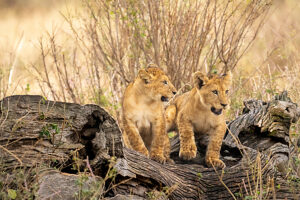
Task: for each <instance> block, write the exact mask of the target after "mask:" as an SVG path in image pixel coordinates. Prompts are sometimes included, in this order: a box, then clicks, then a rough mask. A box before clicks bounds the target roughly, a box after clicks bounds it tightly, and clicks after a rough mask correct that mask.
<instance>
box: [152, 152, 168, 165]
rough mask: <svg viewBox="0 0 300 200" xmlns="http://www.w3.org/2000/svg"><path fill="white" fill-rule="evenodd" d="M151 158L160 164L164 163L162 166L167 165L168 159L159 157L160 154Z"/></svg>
mask: <svg viewBox="0 0 300 200" xmlns="http://www.w3.org/2000/svg"><path fill="white" fill-rule="evenodd" d="M150 158H151V159H152V160H155V161H156V162H159V163H162V164H165V163H166V158H165V157H164V156H163V155H159V154H152V155H151V156H150Z"/></svg>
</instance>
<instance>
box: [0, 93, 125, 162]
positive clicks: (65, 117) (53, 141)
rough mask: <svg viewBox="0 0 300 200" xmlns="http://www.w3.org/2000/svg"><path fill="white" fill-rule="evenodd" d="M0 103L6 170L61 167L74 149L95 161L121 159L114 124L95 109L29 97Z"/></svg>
mask: <svg viewBox="0 0 300 200" xmlns="http://www.w3.org/2000/svg"><path fill="white" fill-rule="evenodd" d="M0 105H1V110H0V114H1V117H0V145H1V146H0V147H1V148H0V153H1V157H2V158H3V162H4V163H3V164H4V165H5V167H6V168H15V167H18V166H27V167H32V166H35V165H38V164H50V165H55V166H60V165H62V167H63V165H64V164H65V163H66V162H69V161H71V160H72V156H73V155H74V154H73V153H75V152H76V151H79V153H80V156H81V157H86V156H88V157H89V158H90V159H91V161H94V162H96V161H97V160H98V159H99V160H101V159H102V160H105V159H107V158H109V157H110V155H114V156H117V157H121V156H122V155H123V152H122V151H123V150H122V141H121V133H120V130H119V128H118V126H117V124H116V121H115V120H114V119H113V118H112V117H111V116H110V115H109V114H108V113H107V112H106V111H105V110H103V109H102V108H100V107H99V106H96V105H85V106H81V105H78V104H71V103H63V102H54V101H47V100H45V99H44V98H43V97H41V96H28V95H24V96H11V97H7V98H4V99H3V100H2V101H1V102H0ZM103 158H104V159H103Z"/></svg>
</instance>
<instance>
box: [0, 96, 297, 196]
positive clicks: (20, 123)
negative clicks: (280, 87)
mask: <svg viewBox="0 0 300 200" xmlns="http://www.w3.org/2000/svg"><path fill="white" fill-rule="evenodd" d="M244 104H245V108H244V110H243V113H242V114H241V115H240V116H238V117H237V118H236V119H235V120H233V121H231V122H229V123H228V131H227V133H226V136H225V138H224V141H223V145H222V150H221V159H222V160H223V161H224V162H225V163H226V165H227V167H226V168H225V170H224V171H222V170H215V169H214V168H207V167H206V165H205V163H204V159H203V158H204V155H205V149H206V144H207V142H206V140H207V139H206V138H205V137H204V138H197V146H198V153H197V157H196V158H195V159H194V160H192V161H189V162H186V161H183V160H180V159H179V158H178V151H179V139H178V137H177V136H175V137H174V138H172V141H171V144H172V153H171V157H172V158H173V159H174V160H175V163H176V164H165V165H162V164H159V163H157V162H155V161H152V160H149V159H148V158H146V157H144V156H142V155H140V154H139V153H137V152H135V151H133V150H130V149H127V148H123V146H122V141H121V132H120V129H119V127H118V124H117V122H116V121H115V120H114V119H113V118H112V117H111V116H110V115H109V114H108V113H107V112H106V111H105V110H104V109H102V108H101V107H99V106H96V105H84V106H81V105H78V104H71V103H64V102H54V101H48V100H46V99H44V98H43V97H41V96H29V95H21V96H11V97H6V98H4V99H3V100H2V101H1V102H0V105H1V110H0V114H1V117H0V160H1V164H2V165H3V166H4V168H5V169H6V170H7V171H9V170H12V169H16V168H25V169H26V168H28V169H29V168H33V167H37V166H40V165H47V166H48V167H49V168H53V167H55V168H57V169H59V171H61V172H63V173H64V175H66V174H80V173H81V172H84V171H86V169H88V171H89V176H96V177H102V178H101V180H106V181H107V183H104V185H102V186H103V187H104V188H102V186H101V188H100V189H101V195H100V196H101V197H105V198H106V199H109V198H113V199H126V198H128V199H149V198H154V199H167V198H168V199H245V198H248V199H250V198H252V199H255V198H256V199H258V198H262V197H264V198H265V199H299V198H300V189H299V188H300V187H299V178H298V177H296V176H293V178H288V177H287V176H285V175H286V168H287V163H288V162H287V161H288V160H289V156H290V152H291V146H290V143H289V129H290V126H291V124H292V123H294V122H296V121H297V120H298V118H299V115H300V111H299V108H298V106H297V105H296V104H295V103H293V102H292V101H291V100H290V99H289V98H288V97H287V94H286V93H283V94H281V95H278V96H277V97H275V98H274V100H272V101H270V102H263V101H260V100H249V101H245V103H244ZM75 164H76V166H77V168H76V170H75V169H73V167H74V165H75ZM110 166H113V167H112V168H111V167H110ZM112 169H113V170H112ZM108 170H112V171H113V172H114V173H115V175H114V176H112V177H109V178H106V177H107V175H108ZM45 174H47V173H45ZM62 177H64V176H62ZM62 177H61V179H62ZM0 178H1V177H0ZM73 179H74V178H73ZM73 179H72V180H73ZM39 180H52V179H47V178H43V177H39ZM287 180H288V181H287ZM73 181H74V180H73ZM39 183H40V185H43V183H42V182H39ZM112 184H113V185H114V186H113V187H112ZM44 185H45V184H44ZM41 188H43V189H45V187H41ZM100 189H99V190H100ZM61 192H64V190H63V189H62V190H61ZM74 193H76V191H74ZM56 197H59V194H58V196H56ZM74 198H75V197H74ZM56 199H59V198H56Z"/></svg>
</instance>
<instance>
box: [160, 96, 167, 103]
mask: <svg viewBox="0 0 300 200" xmlns="http://www.w3.org/2000/svg"><path fill="white" fill-rule="evenodd" d="M160 99H161V101H162V102H168V101H169V98H168V97H165V96H161V98H160Z"/></svg>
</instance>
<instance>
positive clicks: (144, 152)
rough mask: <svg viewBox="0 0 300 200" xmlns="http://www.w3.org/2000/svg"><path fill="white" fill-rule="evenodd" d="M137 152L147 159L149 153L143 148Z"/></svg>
mask: <svg viewBox="0 0 300 200" xmlns="http://www.w3.org/2000/svg"><path fill="white" fill-rule="evenodd" d="M138 152H140V153H141V154H143V155H144V156H146V157H147V158H149V151H148V150H147V149H146V148H145V149H141V150H139V151H138Z"/></svg>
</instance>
